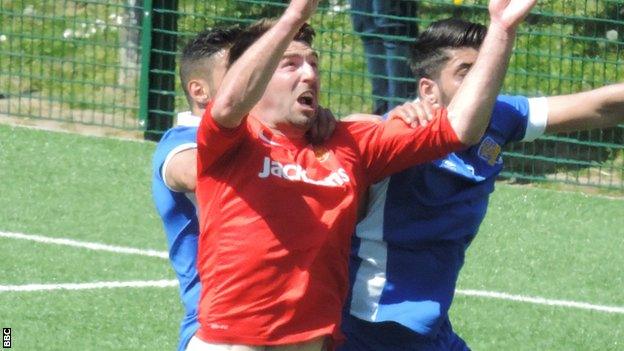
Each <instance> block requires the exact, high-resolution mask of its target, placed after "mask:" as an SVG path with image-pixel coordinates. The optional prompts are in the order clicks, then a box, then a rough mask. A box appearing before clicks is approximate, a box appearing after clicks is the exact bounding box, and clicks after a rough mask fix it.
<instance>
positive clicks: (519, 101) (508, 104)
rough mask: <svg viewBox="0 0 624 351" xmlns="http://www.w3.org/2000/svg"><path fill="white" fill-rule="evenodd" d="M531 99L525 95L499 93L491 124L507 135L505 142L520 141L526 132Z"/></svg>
mask: <svg viewBox="0 0 624 351" xmlns="http://www.w3.org/2000/svg"><path fill="white" fill-rule="evenodd" d="M528 120H529V99H528V98H527V97H525V96H509V95H499V96H498V98H497V99H496V103H495V104H494V110H493V111H492V119H491V121H490V125H491V126H492V127H493V128H495V129H497V130H498V131H500V132H501V133H502V134H503V135H504V136H505V144H507V143H511V142H515V141H520V140H522V139H523V138H524V135H525V134H526V129H527V124H528Z"/></svg>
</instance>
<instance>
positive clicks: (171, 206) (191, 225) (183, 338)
mask: <svg viewBox="0 0 624 351" xmlns="http://www.w3.org/2000/svg"><path fill="white" fill-rule="evenodd" d="M199 120H200V118H199V117H195V116H192V115H191V114H190V113H188V112H186V113H181V114H179V115H178V125H177V126H176V127H174V128H171V129H169V130H168V131H167V132H166V133H165V134H164V135H163V137H162V139H161V140H160V142H159V143H158V146H157V147H156V152H155V153H154V157H153V161H152V196H153V199H154V203H155V205H156V209H157V211H158V214H159V215H160V217H161V219H162V221H163V227H164V229H165V233H166V235H167V244H168V248H169V261H170V262H171V266H172V267H173V270H174V271H175V274H176V276H177V278H178V281H179V282H180V298H181V300H182V303H183V304H184V310H185V316H184V319H183V320H182V323H181V325H180V343H179V346H178V350H185V349H186V345H187V344H188V342H189V340H190V339H191V337H192V336H193V335H194V334H195V332H196V331H197V329H198V328H199V323H198V321H197V305H198V302H199V294H200V290H201V288H200V287H201V284H200V281H199V276H198V274H197V268H196V265H197V238H198V235H199V223H198V219H197V208H196V206H197V205H196V202H195V194H194V193H181V192H176V191H173V190H171V189H170V188H169V187H168V186H167V184H166V182H165V169H166V168H167V164H168V162H169V160H171V158H172V157H173V156H174V155H175V154H177V153H179V152H182V151H184V150H188V149H194V148H197V141H196V140H197V126H198V125H199Z"/></svg>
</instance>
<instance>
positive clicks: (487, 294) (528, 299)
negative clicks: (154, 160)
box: [0, 231, 624, 314]
mask: <svg viewBox="0 0 624 351" xmlns="http://www.w3.org/2000/svg"><path fill="white" fill-rule="evenodd" d="M0 237H5V238H12V239H21V240H31V241H36V242H40V243H44V244H56V245H66V246H73V247H80V248H85V249H89V250H96V251H108V252H115V253H122V254H132V255H140V256H152V257H159V258H168V257H169V256H168V254H167V252H163V251H155V250H142V249H136V248H131V247H122V246H113V245H106V244H98V243H91V242H84V241H76V240H72V239H64V238H50V237H46V236H41V235H32V234H23V233H10V232H2V231H0ZM177 284H178V283H177V281H175V280H156V281H135V282H98V283H85V284H27V285H0V292H8V291H41V290H82V289H102V288H124V287H138V288H139V287H170V286H176V285H177ZM455 293H456V294H457V295H464V296H471V297H484V298H491V299H500V300H508V301H517V302H524V303H532V304H538V305H548V306H559V307H569V308H578V309H584V310H593V311H599V312H606V313H618V314H624V307H616V306H602V305H595V304H590V303H586V302H578V301H566V300H550V299H546V298H543V297H533V296H522V295H512V294H507V293H501V292H496V291H484V290H466V289H457V290H456V291H455Z"/></svg>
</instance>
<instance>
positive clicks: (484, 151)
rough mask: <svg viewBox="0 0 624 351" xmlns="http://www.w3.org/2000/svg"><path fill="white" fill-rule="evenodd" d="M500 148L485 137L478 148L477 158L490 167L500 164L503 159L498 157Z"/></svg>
mask: <svg viewBox="0 0 624 351" xmlns="http://www.w3.org/2000/svg"><path fill="white" fill-rule="evenodd" d="M501 151H502V148H501V146H500V145H498V143H497V142H496V141H494V139H492V138H491V137H486V138H485V139H484V140H483V141H482V142H481V145H480V146H479V150H478V151H477V154H478V155H479V157H480V158H481V159H482V160H484V161H485V162H487V163H488V165H490V166H494V165H495V164H497V163H502V162H503V159H502V158H501V157H500V154H501Z"/></svg>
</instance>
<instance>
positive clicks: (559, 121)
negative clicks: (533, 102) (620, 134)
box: [546, 83, 624, 133]
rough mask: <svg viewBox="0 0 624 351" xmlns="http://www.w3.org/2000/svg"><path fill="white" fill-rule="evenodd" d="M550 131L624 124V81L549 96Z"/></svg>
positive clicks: (548, 122)
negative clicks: (577, 91) (587, 89)
mask: <svg viewBox="0 0 624 351" xmlns="http://www.w3.org/2000/svg"><path fill="white" fill-rule="evenodd" d="M547 102H548V114H547V116H548V117H547V118H548V119H547V121H546V132H547V133H559V132H572V131H579V130H588V129H594V128H607V127H614V126H616V125H617V124H619V123H624V83H620V84H613V85H607V86H605V87H602V88H598V89H594V90H590V91H585V92H582V93H577V94H570V95H560V96H551V97H548V98H547Z"/></svg>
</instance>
